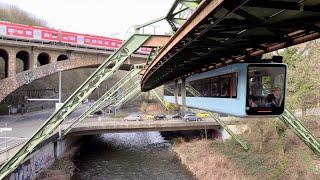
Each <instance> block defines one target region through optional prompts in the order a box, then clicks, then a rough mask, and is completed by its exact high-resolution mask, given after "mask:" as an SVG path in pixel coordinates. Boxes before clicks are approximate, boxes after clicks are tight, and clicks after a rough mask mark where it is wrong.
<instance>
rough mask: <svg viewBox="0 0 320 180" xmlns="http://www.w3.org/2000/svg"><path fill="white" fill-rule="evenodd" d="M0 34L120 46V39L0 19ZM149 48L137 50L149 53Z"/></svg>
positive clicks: (72, 43)
mask: <svg viewBox="0 0 320 180" xmlns="http://www.w3.org/2000/svg"><path fill="white" fill-rule="evenodd" d="M0 36H1V37H3V38H7V39H13V38H14V39H18V40H28V41H34V42H42V43H60V44H65V45H69V46H77V47H87V48H98V49H107V50H114V49H117V48H119V47H120V46H121V44H122V40H121V39H116V38H108V37H103V36H96V35H90V34H80V33H73V32H67V31H61V30H55V29H50V28H45V27H37V26H28V25H22V24H15V23H11V22H5V21H0ZM150 51H151V49H150V48H141V49H139V50H138V52H139V53H141V54H149V53H150Z"/></svg>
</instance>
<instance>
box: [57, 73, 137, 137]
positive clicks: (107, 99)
mask: <svg viewBox="0 0 320 180" xmlns="http://www.w3.org/2000/svg"><path fill="white" fill-rule="evenodd" d="M140 71H141V70H140V69H138V68H134V69H132V70H131V71H130V72H129V73H128V74H127V75H125V76H124V77H123V78H121V80H120V81H119V82H117V83H116V84H115V85H114V86H112V88H111V89H109V90H108V91H107V92H106V93H105V94H104V95H102V96H101V97H100V98H99V99H98V100H97V101H95V102H94V103H93V104H92V105H91V106H90V107H89V108H88V109H87V110H86V111H85V112H84V113H82V114H81V115H80V116H79V117H78V118H77V119H76V120H74V121H73V123H72V124H71V125H70V126H68V127H67V128H66V129H65V130H64V131H63V132H62V137H65V136H66V135H67V134H68V133H69V132H70V130H71V129H72V128H74V127H76V126H77V125H78V124H79V123H80V122H81V121H82V120H84V119H85V118H87V117H88V116H89V115H90V114H92V113H94V112H96V111H97V110H99V109H103V108H104V107H105V106H106V105H111V104H112V103H113V100H114V99H115V97H114V96H115V95H116V93H117V92H118V91H119V90H120V89H121V88H122V87H124V86H125V85H126V84H128V83H129V81H131V80H133V79H134V78H135V77H137V75H138V74H139V72H140ZM107 103H108V104H107Z"/></svg>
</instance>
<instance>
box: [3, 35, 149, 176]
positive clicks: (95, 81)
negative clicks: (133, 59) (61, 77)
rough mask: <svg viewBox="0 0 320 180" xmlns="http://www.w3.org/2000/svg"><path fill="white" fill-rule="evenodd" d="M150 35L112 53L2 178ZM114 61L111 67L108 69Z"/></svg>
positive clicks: (134, 38)
mask: <svg viewBox="0 0 320 180" xmlns="http://www.w3.org/2000/svg"><path fill="white" fill-rule="evenodd" d="M149 37H150V35H140V34H135V35H132V36H131V37H130V38H129V39H128V40H127V41H126V42H125V43H124V44H123V45H122V46H121V47H120V48H119V49H118V50H117V51H115V52H114V53H113V54H112V55H110V56H109V57H108V58H107V59H106V60H105V62H104V63H102V64H101V65H100V66H99V67H98V68H97V70H96V71H95V72H94V73H93V74H92V75H91V76H90V77H89V78H88V79H87V80H86V81H85V82H84V83H83V84H82V85H81V86H80V87H79V88H78V89H77V90H76V91H75V92H74V93H73V94H72V95H71V96H70V97H69V98H68V99H67V100H66V101H65V103H64V104H63V105H62V107H61V108H60V109H59V110H58V111H56V112H55V113H53V114H52V115H51V116H50V117H49V118H48V120H47V121H46V122H45V123H44V124H43V125H42V126H41V127H40V128H39V129H38V130H37V131H36V132H35V134H34V135H33V136H32V137H31V138H30V139H29V140H28V141H27V142H26V143H25V144H24V145H23V146H22V147H21V148H20V149H19V150H18V151H17V152H16V154H15V155H13V156H12V157H11V158H10V159H9V160H8V161H6V162H5V163H4V164H3V165H2V166H1V168H0V179H3V178H4V177H6V176H7V175H8V174H9V173H10V172H12V171H14V170H15V169H16V168H17V167H18V166H19V165H20V164H21V163H22V162H23V161H24V160H25V158H26V157H27V156H28V155H29V154H30V153H31V152H32V151H33V150H34V148H35V147H36V146H37V145H38V144H39V143H41V142H42V141H43V140H45V139H46V138H47V137H48V135H50V134H52V133H53V132H54V131H55V130H56V129H57V127H58V126H59V125H60V124H61V123H62V122H63V120H64V119H65V118H66V117H67V116H68V115H69V114H70V113H71V112H72V111H73V110H74V109H75V108H76V107H77V106H78V105H80V104H81V103H82V101H83V100H85V99H86V98H87V97H88V96H89V95H90V94H91V93H92V92H93V91H94V90H95V89H96V88H97V87H98V86H99V85H100V84H101V83H102V82H103V81H104V80H106V79H107V78H109V77H110V76H111V75H112V74H113V73H115V72H116V71H117V70H118V69H119V67H120V66H121V64H123V63H124V62H125V60H126V59H127V58H128V57H129V56H130V55H131V54H132V53H134V52H135V51H136V50H137V49H138V48H139V47H140V46H141V45H142V44H143V43H144V42H145V41H146V40H147V39H148V38H149ZM112 63H114V66H113V67H112V68H111V69H108V66H110V65H111V64H112Z"/></svg>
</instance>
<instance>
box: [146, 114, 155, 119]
mask: <svg viewBox="0 0 320 180" xmlns="http://www.w3.org/2000/svg"><path fill="white" fill-rule="evenodd" d="M144 118H145V119H147V120H150V119H153V118H154V116H153V115H149V114H147V115H145V116H144Z"/></svg>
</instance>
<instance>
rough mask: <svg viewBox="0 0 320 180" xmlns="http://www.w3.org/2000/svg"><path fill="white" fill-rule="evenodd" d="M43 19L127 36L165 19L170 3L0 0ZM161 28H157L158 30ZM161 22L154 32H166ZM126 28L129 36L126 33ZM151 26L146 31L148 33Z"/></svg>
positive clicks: (76, 29)
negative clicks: (149, 23) (137, 25)
mask: <svg viewBox="0 0 320 180" xmlns="http://www.w3.org/2000/svg"><path fill="white" fill-rule="evenodd" d="M0 2H2V3H5V4H9V5H15V6H18V7H19V8H21V9H23V10H25V11H27V12H30V13H32V14H33V15H35V16H37V17H38V18H41V19H44V20H46V21H47V22H48V24H49V26H51V27H55V28H57V29H61V30H66V31H72V32H78V33H88V34H95V35H102V36H110V35H113V36H116V37H118V38H124V37H128V36H129V33H130V32H132V30H133V28H132V27H131V28H130V26H132V25H135V24H142V23H144V22H147V21H149V20H152V19H155V18H158V17H161V16H165V15H166V13H167V12H168V10H169V8H170V7H171V5H172V3H173V0H0ZM160 26H161V27H160ZM168 27H169V26H168V25H167V23H165V22H163V23H161V24H158V25H156V26H155V28H156V32H159V33H160V32H164V31H166V30H167V29H168ZM128 29H129V33H127V31H128ZM153 29H154V27H150V28H149V29H146V32H149V33H152V32H153Z"/></svg>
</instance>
